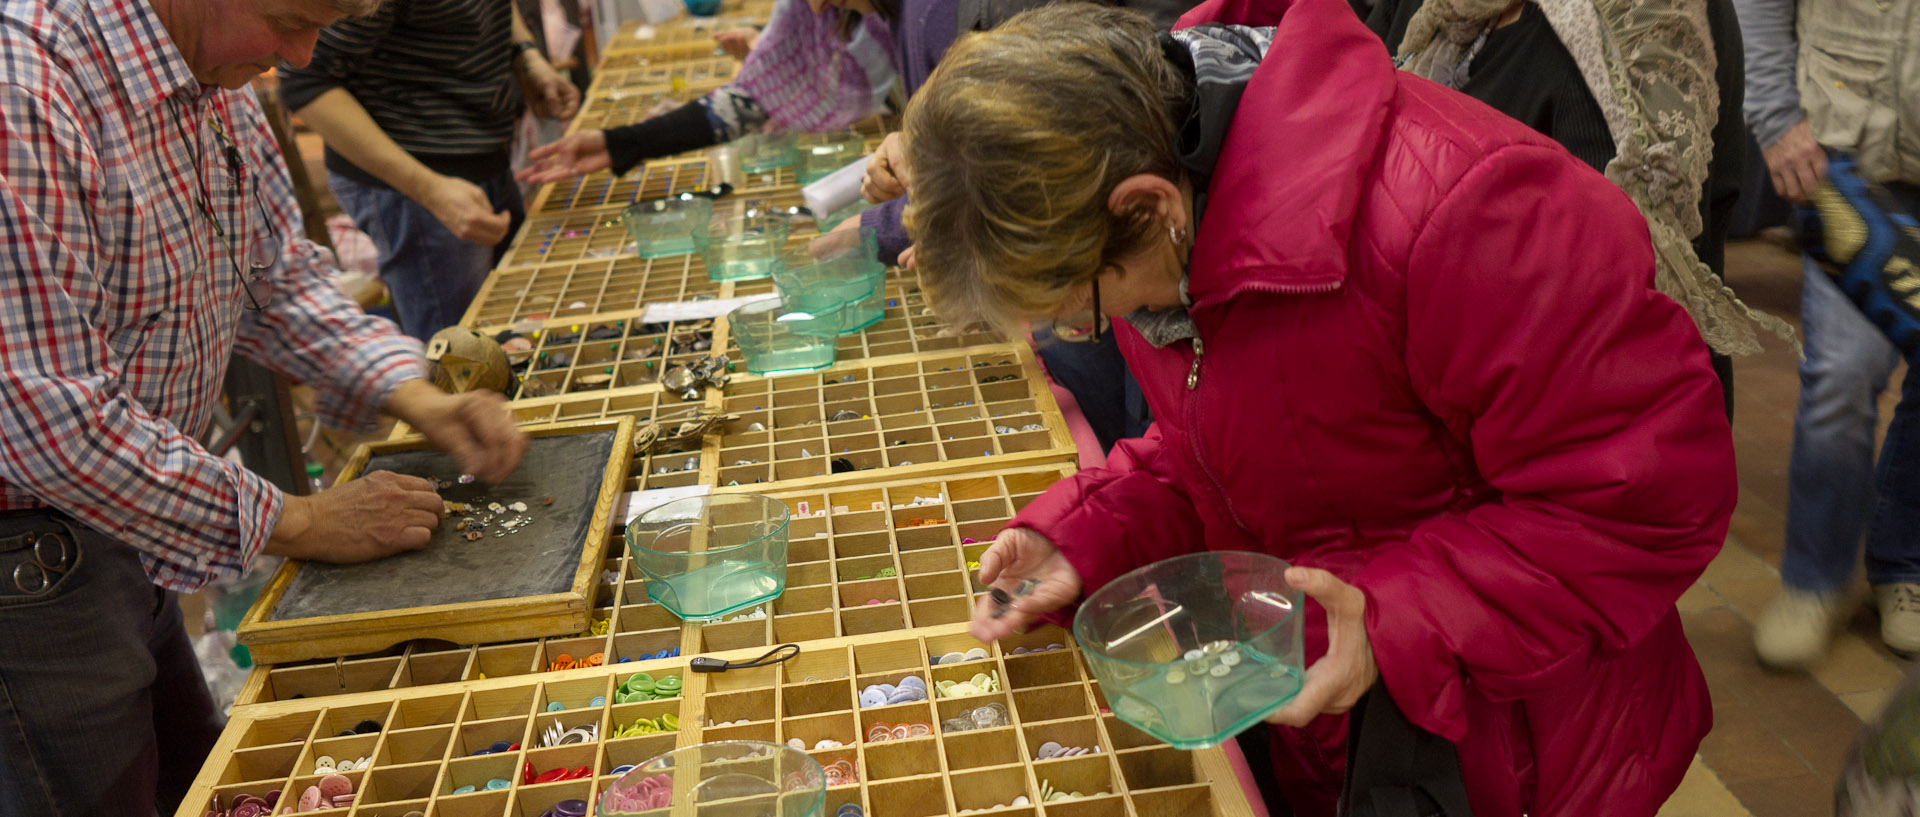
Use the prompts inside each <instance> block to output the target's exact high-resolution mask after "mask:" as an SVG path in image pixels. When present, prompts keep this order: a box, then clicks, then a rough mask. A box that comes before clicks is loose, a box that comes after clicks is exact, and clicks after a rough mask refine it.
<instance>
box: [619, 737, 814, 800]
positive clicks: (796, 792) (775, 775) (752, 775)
mask: <svg viewBox="0 0 1920 817" xmlns="http://www.w3.org/2000/svg"><path fill="white" fill-rule="evenodd" d="M826 796H827V776H826V773H825V771H824V770H822V769H821V768H820V764H819V763H818V762H816V761H815V760H814V759H813V758H811V757H808V756H807V754H806V753H805V752H800V751H796V750H794V749H793V748H792V747H789V746H781V745H779V744H774V743H762V742H760V741H757V740H723V741H718V742H714V743H701V744H697V745H694V746H688V747H686V748H684V749H676V750H674V751H671V752H668V753H666V754H664V755H660V756H657V757H654V758H650V759H648V760H647V761H646V762H645V763H642V764H640V765H638V766H635V767H633V769H632V770H631V771H629V772H627V773H626V774H624V775H621V777H620V779H619V780H616V781H614V783H613V785H611V786H608V787H607V790H606V791H604V792H602V793H601V794H600V800H599V803H598V804H597V806H598V808H597V813H598V814H599V815H600V817H627V816H628V815H640V814H667V813H669V812H671V813H672V814H676V815H685V817H734V816H735V815H764V817H817V815H819V814H820V811H821V808H822V807H823V806H824V805H825V803H826Z"/></svg>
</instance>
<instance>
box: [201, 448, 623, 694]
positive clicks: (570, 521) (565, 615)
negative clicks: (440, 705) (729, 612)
mask: <svg viewBox="0 0 1920 817" xmlns="http://www.w3.org/2000/svg"><path fill="white" fill-rule="evenodd" d="M633 426H634V423H633V419H632V418H630V417H621V418H613V419H604V420H593V421H588V422H580V423H565V424H557V425H551V426H542V427H538V428H529V429H527V430H526V433H527V435H528V436H529V437H531V438H532V440H531V444H530V446H529V448H528V450H527V456H526V458H525V459H524V460H523V461H522V463H521V466H520V469H519V470H517V471H516V472H515V473H514V475H513V476H512V477H509V478H508V481H507V482H505V483H503V484H501V485H499V486H484V485H480V484H477V483H476V484H472V485H463V484H450V485H448V486H447V487H446V488H443V489H442V495H443V496H445V497H447V498H448V500H449V501H461V500H463V499H473V498H478V499H480V500H482V501H483V502H484V501H489V500H490V499H491V501H501V502H503V503H510V502H512V501H522V500H527V499H530V500H532V501H531V502H529V503H527V504H528V507H529V508H530V509H531V510H532V511H533V513H531V514H527V515H526V516H524V517H521V518H522V519H524V520H527V527H526V530H525V537H524V538H523V537H522V536H521V535H520V534H521V530H520V529H517V528H516V529H503V528H502V527H501V526H496V527H495V528H493V529H490V530H489V531H488V532H487V533H486V534H485V536H484V538H481V539H479V540H477V541H469V540H467V539H465V534H464V533H462V532H461V531H459V530H456V526H457V525H458V524H459V523H458V522H457V521H456V520H457V519H459V518H460V517H458V516H455V515H449V517H448V518H447V520H446V521H445V522H443V523H442V524H441V526H440V528H438V529H436V530H435V532H434V536H435V539H434V542H433V543H432V544H430V545H429V546H428V547H427V548H424V549H422V550H420V551H413V552H409V553H405V554H400V555H396V556H391V557H388V558H386V559H382V560H379V561H376V562H369V563H366V564H364V565H353V566H337V565H321V564H309V563H306V562H299V561H290V562H288V563H286V564H284V565H282V566H281V567H280V569H279V570H278V571H276V572H275V573H274V575H273V578H272V579H271V580H269V581H268V582H267V586H266V589H265V590H263V591H262V592H261V594H260V598H259V599H258V600H257V601H255V602H254V605H253V608H252V609H250V610H248V611H247V615H246V617H245V618H243V619H241V621H240V626H239V627H238V628H237V631H236V634H237V636H238V639H239V641H240V643H241V644H244V645H246V646H247V648H248V649H249V650H251V651H252V654H253V659H254V660H255V661H257V662H261V663H281V662H286V661H300V660H305V659H311V658H320V657H327V656H340V655H357V654H361V653H367V652H375V651H379V650H385V649H388V648H390V647H393V646H394V645H396V644H400V643H403V642H406V641H411V640H415V639H438V640H446V641H452V642H455V643H460V644H474V643H489V642H496V641H509V640H514V639H525V638H536V637H541V636H551V635H562V634H567V633H577V632H580V631H582V630H585V629H586V627H587V624H588V615H589V611H590V610H592V608H593V604H594V594H595V592H596V591H597V590H598V587H599V573H600V570H601V566H602V564H603V563H604V562H605V561H606V554H607V548H608V547H609V541H610V539H611V534H612V528H613V525H614V523H615V520H616V516H617V515H618V514H620V513H623V512H624V511H625V508H626V502H625V492H626V486H625V482H626V475H627V468H628V464H629V462H630V460H631V458H632V454H633ZM377 458H384V459H385V460H386V461H387V462H389V463H393V464H395V466H396V467H395V469H394V470H396V471H401V472H408V471H412V472H413V473H415V474H416V475H418V476H435V477H436V478H442V479H445V480H446V481H448V482H454V479H453V477H455V476H457V474H458V466H457V465H455V464H453V461H452V459H451V457H449V456H447V455H445V454H441V453H438V452H432V451H431V450H430V447H429V446H428V445H427V443H426V442H425V440H424V439H421V438H418V437H415V438H412V439H407V440H397V441H386V442H376V443H369V444H363V445H361V446H360V447H359V448H357V449H355V450H354V452H353V456H352V457H350V458H349V459H348V461H347V464H346V465H345V467H343V468H342V469H341V472H340V476H339V480H338V481H339V482H346V481H348V480H351V479H354V478H356V477H358V476H360V475H361V473H362V472H363V471H365V470H366V469H367V467H368V465H369V463H370V462H372V463H374V464H376V465H378V464H380V461H379V459H377ZM422 470H424V471H426V472H427V473H422ZM501 492H507V493H501ZM550 497H558V499H557V502H556V504H554V505H552V506H551V507H553V508H554V509H555V510H553V511H552V512H551V514H545V513H542V511H543V508H542V507H541V506H542V505H544V500H545V499H546V498H550ZM474 504H476V505H477V504H480V503H478V502H476V503H474ZM528 543H531V547H532V548H534V550H533V551H532V553H531V554H529V555H531V556H532V557H533V558H532V559H521V560H515V559H513V558H511V557H513V556H515V555H519V554H523V553H526V551H524V550H516V548H524V547H527V546H528ZM494 557H507V558H494ZM542 557H544V558H542ZM542 562H544V563H546V564H547V565H549V567H548V568H547V569H546V570H539V569H533V570H529V569H528V568H529V566H533V565H539V564H541V563H542ZM500 566H506V567H508V568H510V569H507V570H501V569H499V568H500ZM428 594H439V596H431V595H428ZM423 595H424V596H427V598H425V599H423V603H420V604H417V605H415V606H397V605H396V604H393V603H391V601H392V599H395V598H420V597H421V596H423ZM283 604H284V605H285V606H286V609H281V607H282V605H283Z"/></svg>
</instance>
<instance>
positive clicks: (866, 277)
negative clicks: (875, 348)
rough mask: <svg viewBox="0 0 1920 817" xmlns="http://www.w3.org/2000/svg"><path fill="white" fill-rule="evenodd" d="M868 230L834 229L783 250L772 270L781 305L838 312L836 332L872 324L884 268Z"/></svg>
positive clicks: (879, 311) (882, 300)
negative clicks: (842, 230) (836, 231)
mask: <svg viewBox="0 0 1920 817" xmlns="http://www.w3.org/2000/svg"><path fill="white" fill-rule="evenodd" d="M878 256H879V240H878V239H877V238H876V237H875V235H874V231H873V228H871V227H861V228H860V229H859V230H857V231H855V232H851V233H834V234H830V235H827V236H822V237H821V238H818V239H815V240H814V241H812V242H809V244H808V245H807V246H805V247H796V248H793V249H791V250H788V251H787V252H786V253H785V254H784V255H783V256H782V257H781V261H780V264H779V265H778V266H776V267H775V268H774V271H773V285H774V287H775V288H777V289H778V290H779V292H780V300H781V302H782V303H785V304H786V305H787V308H788V309H790V310H793V311H796V312H805V313H809V314H815V315H819V314H826V313H828V312H832V311H834V310H836V309H838V310H839V311H840V325H839V330H838V332H837V334H843V335H844V334H851V333H853V332H858V331H860V330H862V329H865V328H867V327H869V326H872V325H873V324H875V323H877V322H878V321H879V320H880V318H881V317H882V316H883V315H884V314H885V312H886V287H885V283H886V279H887V268H886V266H885V265H883V264H881V263H880V261H879V260H878Z"/></svg>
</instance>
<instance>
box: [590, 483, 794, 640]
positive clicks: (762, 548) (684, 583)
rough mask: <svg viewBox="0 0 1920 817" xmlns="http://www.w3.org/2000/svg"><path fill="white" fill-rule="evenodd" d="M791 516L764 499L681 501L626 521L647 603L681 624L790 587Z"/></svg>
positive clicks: (729, 497) (749, 603)
mask: <svg viewBox="0 0 1920 817" xmlns="http://www.w3.org/2000/svg"><path fill="white" fill-rule="evenodd" d="M790 516H791V514H790V513H789V512H788V510H787V506H786V505H785V504H784V503H782V502H780V501H779V500H777V499H770V498H768V497H764V496H760V495H758V494H712V495H709V496H696V497H688V498H685V499H677V500H674V501H672V502H668V503H666V504H664V505H661V506H659V507H656V508H653V509H651V510H648V511H647V512H645V513H642V514H640V515H639V516H637V517H634V519H633V521H632V522H629V523H627V531H626V536H627V549H628V550H629V551H630V552H631V553H632V555H633V563H634V566H635V567H637V568H638V569H639V571H640V574H641V575H642V576H644V577H645V578H646V582H647V596H648V597H649V598H652V599H653V600H654V601H655V602H657V603H659V604H660V606H662V607H665V608H667V611H668V612H670V613H673V614H674V615H676V616H679V617H680V618H681V619H684V620H688V621H711V620H713V619H716V618H720V617H721V616H724V615H726V614H728V613H732V612H735V611H737V610H744V609H746V608H748V607H752V606H754V605H756V604H760V603H762V602H766V601H771V600H773V599H776V598H779V596H780V593H781V592H782V591H783V590H785V589H786V587H787V522H788V519H789V518H790Z"/></svg>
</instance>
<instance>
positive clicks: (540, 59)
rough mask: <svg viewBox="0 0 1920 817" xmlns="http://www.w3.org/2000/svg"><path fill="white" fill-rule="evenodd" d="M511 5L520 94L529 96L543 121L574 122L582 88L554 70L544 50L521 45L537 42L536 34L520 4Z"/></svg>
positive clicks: (513, 46) (528, 101)
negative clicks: (521, 11) (534, 36)
mask: <svg viewBox="0 0 1920 817" xmlns="http://www.w3.org/2000/svg"><path fill="white" fill-rule="evenodd" d="M507 6H508V8H510V9H511V10H512V11H511V12H510V13H511V14H512V18H513V43H512V44H511V47H512V48H513V50H514V54H513V72H514V76H515V77H517V78H518V79H519V80H520V92H521V93H522V94H523V95H525V96H526V98H527V106H528V107H530V108H532V109H533V115H534V116H538V117H541V118H543V119H572V118H573V115H574V114H576V113H579V112H580V89H579V88H576V87H574V85H573V83H572V82H569V81H568V80H567V79H566V78H565V77H562V76H560V72H559V71H555V70H554V69H553V64H552V63H549V62H547V55H546V54H544V53H542V52H541V49H539V48H537V47H535V48H523V47H521V46H520V44H521V43H527V44H532V43H534V42H535V41H534V39H533V32H532V31H531V30H529V29H528V28H527V23H526V21H525V20H522V19H520V4H518V3H511V2H510V3H508V4H507Z"/></svg>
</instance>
